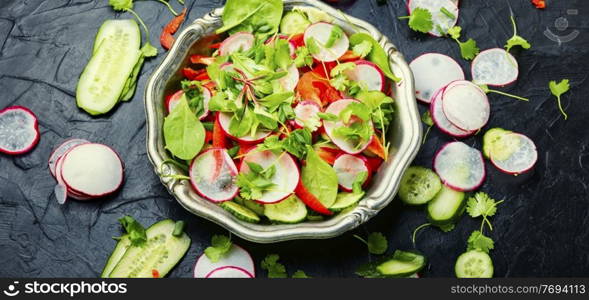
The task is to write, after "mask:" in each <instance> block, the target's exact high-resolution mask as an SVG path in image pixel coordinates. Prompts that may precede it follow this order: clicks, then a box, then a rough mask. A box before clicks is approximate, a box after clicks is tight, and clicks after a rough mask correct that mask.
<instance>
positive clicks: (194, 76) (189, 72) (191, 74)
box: [182, 67, 209, 80]
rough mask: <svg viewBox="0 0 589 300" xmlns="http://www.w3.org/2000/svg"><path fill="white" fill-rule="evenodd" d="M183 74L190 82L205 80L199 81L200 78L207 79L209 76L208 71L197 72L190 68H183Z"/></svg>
mask: <svg viewBox="0 0 589 300" xmlns="http://www.w3.org/2000/svg"><path fill="white" fill-rule="evenodd" d="M182 74H183V75H184V77H186V79H188V80H203V79H199V78H205V77H208V76H209V75H208V74H207V72H206V70H198V71H197V70H195V69H193V68H190V67H186V68H183V69H182Z"/></svg>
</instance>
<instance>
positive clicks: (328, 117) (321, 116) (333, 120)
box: [317, 112, 339, 122]
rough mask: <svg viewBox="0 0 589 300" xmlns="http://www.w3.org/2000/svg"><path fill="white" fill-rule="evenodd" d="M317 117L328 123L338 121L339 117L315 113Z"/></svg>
mask: <svg viewBox="0 0 589 300" xmlns="http://www.w3.org/2000/svg"><path fill="white" fill-rule="evenodd" d="M317 116H318V117H319V118H320V119H321V120H324V121H329V122H337V121H338V120H339V117H338V116H337V115H334V114H332V113H323V112H319V113H317Z"/></svg>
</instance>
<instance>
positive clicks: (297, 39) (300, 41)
mask: <svg viewBox="0 0 589 300" xmlns="http://www.w3.org/2000/svg"><path fill="white" fill-rule="evenodd" d="M290 41H291V42H292V43H293V44H294V46H295V47H296V48H298V47H301V46H304V45H305V35H304V34H303V33H299V34H295V35H293V36H292V37H291V38H290Z"/></svg>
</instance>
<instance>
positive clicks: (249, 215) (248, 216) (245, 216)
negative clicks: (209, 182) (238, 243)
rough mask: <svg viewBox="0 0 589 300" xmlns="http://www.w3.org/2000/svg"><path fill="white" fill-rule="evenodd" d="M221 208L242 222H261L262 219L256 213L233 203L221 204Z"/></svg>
mask: <svg viewBox="0 0 589 300" xmlns="http://www.w3.org/2000/svg"><path fill="white" fill-rule="evenodd" d="M221 207H222V208H223V209H224V210H226V211H228V212H229V213H231V214H232V215H234V216H235V217H236V218H238V219H240V220H242V221H245V222H249V223H258V222H260V217H258V215H257V214H256V213H255V212H253V211H252V210H251V209H249V208H247V207H244V206H241V205H239V204H237V203H235V202H233V201H226V202H223V203H221Z"/></svg>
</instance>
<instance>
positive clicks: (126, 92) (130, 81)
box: [120, 55, 145, 101]
mask: <svg viewBox="0 0 589 300" xmlns="http://www.w3.org/2000/svg"><path fill="white" fill-rule="evenodd" d="M144 61H145V57H144V56H143V55H141V56H140V57H139V61H137V63H136V64H135V67H133V71H132V72H131V76H129V78H127V82H125V87H124V88H123V91H122V92H121V98H120V100H121V101H129V100H131V98H133V95H134V94H135V90H136V89H137V77H138V76H139V72H141V67H143V62H144Z"/></svg>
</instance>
